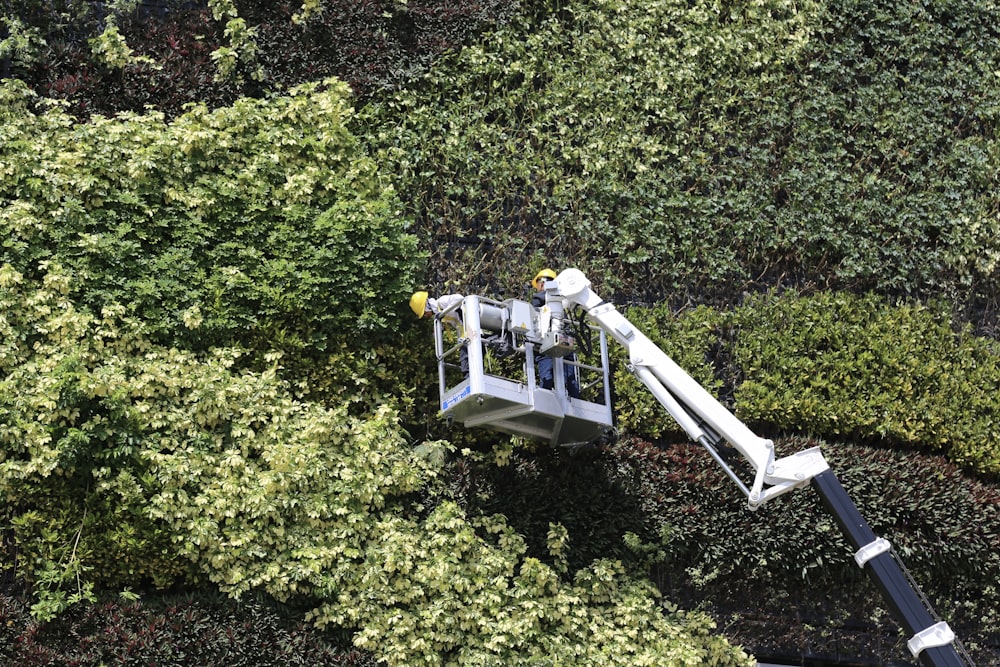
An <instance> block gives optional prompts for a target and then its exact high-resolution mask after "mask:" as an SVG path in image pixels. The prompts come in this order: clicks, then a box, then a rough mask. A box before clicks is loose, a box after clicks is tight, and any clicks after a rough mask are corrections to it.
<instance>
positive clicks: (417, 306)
mask: <svg viewBox="0 0 1000 667" xmlns="http://www.w3.org/2000/svg"><path fill="white" fill-rule="evenodd" d="M410 310H412V311H413V312H414V313H415V314H416V316H417V317H423V316H424V313H426V312H427V292H414V293H413V296H411V297H410Z"/></svg>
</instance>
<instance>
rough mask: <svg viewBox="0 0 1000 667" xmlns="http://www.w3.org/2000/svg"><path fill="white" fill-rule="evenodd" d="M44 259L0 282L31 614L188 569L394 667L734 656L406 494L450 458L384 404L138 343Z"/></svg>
mask: <svg viewBox="0 0 1000 667" xmlns="http://www.w3.org/2000/svg"><path fill="white" fill-rule="evenodd" d="M44 268H45V270H46V271H47V273H46V274H45V275H44V277H43V280H42V281H41V283H32V282H31V281H28V280H26V278H25V277H24V276H23V275H22V274H20V273H18V272H16V271H14V270H13V269H12V268H11V267H10V266H9V265H7V266H5V267H3V269H2V270H0V332H2V333H3V338H2V347H0V363H2V371H3V380H2V382H0V424H2V427H0V498H2V500H3V502H4V503H5V504H6V506H7V508H8V509H7V511H8V513H9V514H10V525H11V526H12V527H13V528H14V531H15V537H16V539H17V541H18V545H19V555H20V557H21V562H19V563H18V567H19V571H22V572H24V573H25V574H26V575H28V576H29V578H30V579H31V580H32V581H33V583H34V584H35V586H36V588H35V591H36V595H37V597H38V603H37V604H36V605H35V613H36V614H37V615H38V616H39V617H42V618H50V617H52V616H53V615H55V614H57V613H59V612H60V611H62V610H64V609H65V608H66V607H68V606H69V605H71V604H73V603H74V602H76V601H78V600H86V599H90V598H91V597H92V596H93V594H94V590H95V586H96V585H101V586H117V587H123V586H134V585H135V584H136V583H137V581H153V582H156V583H159V584H162V585H167V584H171V583H174V582H176V581H177V580H178V579H179V578H188V579H197V580H202V581H210V582H213V583H214V584H216V585H218V586H219V588H221V589H222V590H223V591H225V592H227V593H229V594H231V595H234V596H239V595H242V594H244V593H247V592H249V591H251V590H255V591H264V592H267V593H269V594H270V595H273V596H274V597H276V598H278V599H290V598H295V599H297V600H302V599H312V600H315V601H316V604H317V609H316V611H315V613H314V620H315V621H316V622H318V623H321V624H331V623H332V624H337V625H340V626H343V627H351V628H359V632H358V634H357V636H356V640H355V641H356V643H357V644H358V645H359V646H361V647H364V648H367V649H369V650H371V651H372V652H373V653H374V654H375V655H377V656H379V657H380V658H382V659H383V660H385V661H386V662H387V664H390V665H413V664H427V665H439V664H440V665H443V664H455V665H487V664H497V661H500V662H501V663H504V662H525V661H527V662H529V663H531V662H532V661H533V662H534V664H573V665H591V664H592V665H597V664H613V665H635V664H648V665H719V666H726V667H728V666H733V667H735V666H737V665H747V664H749V661H748V658H747V657H746V656H745V655H744V654H743V653H742V652H741V651H739V650H738V649H734V648H732V647H730V646H729V645H728V644H726V642H725V641H724V640H722V639H721V638H719V637H717V636H714V635H712V634H711V629H712V625H711V623H710V621H709V620H708V619H707V618H706V617H704V616H701V615H697V614H696V615H690V616H688V615H684V614H679V613H674V614H668V615H664V613H663V610H662V609H661V607H660V605H659V603H658V602H657V601H656V598H655V596H654V594H653V591H652V588H651V586H650V585H649V584H648V583H641V582H638V581H636V580H634V579H632V578H631V577H630V576H628V575H626V573H625V572H624V570H623V568H622V566H621V565H620V564H618V563H615V562H611V561H607V562H603V561H602V562H597V563H595V564H594V565H593V566H592V567H591V568H589V569H587V570H585V571H583V572H579V573H577V574H576V576H575V579H574V581H573V582H572V584H568V583H566V582H564V581H562V580H561V579H560V577H559V574H558V573H557V572H556V571H555V570H553V569H551V568H550V567H548V566H546V565H543V564H542V563H541V562H539V561H538V560H537V559H534V558H530V557H527V556H526V554H525V552H526V547H525V543H524V540H523V539H522V538H521V537H520V536H519V535H517V534H516V533H515V532H514V531H513V530H512V529H511V528H509V527H508V526H507V525H506V524H505V522H504V521H503V519H502V518H499V517H495V518H489V519H481V520H477V521H476V522H475V523H473V522H470V521H469V520H468V519H466V517H465V516H464V513H463V512H462V511H461V510H460V509H459V508H458V507H457V506H456V505H454V504H453V503H450V502H442V503H441V504H439V505H438V506H437V507H435V508H434V509H430V508H427V507H423V506H421V505H419V504H416V498H417V496H416V495H415V494H416V492H418V491H421V490H422V489H425V488H427V485H428V484H429V482H431V481H432V480H433V479H434V477H435V475H436V467H435V466H437V465H440V462H441V461H442V460H443V459H444V457H443V456H442V455H441V454H443V453H444V452H445V451H447V449H448V446H447V445H446V444H445V443H432V442H427V443H424V444H423V445H422V446H421V448H419V451H413V450H411V447H410V444H409V442H408V437H407V435H406V434H405V433H404V432H403V431H402V429H401V428H400V427H399V419H398V416H397V415H396V413H395V412H394V411H393V410H391V409H390V408H388V407H381V408H378V409H375V410H373V411H372V412H371V413H369V414H367V415H364V416H361V417H355V416H352V415H351V411H352V410H355V409H356V408H355V407H353V406H351V405H350V403H349V402H344V403H342V404H338V405H337V406H335V407H330V408H327V407H323V406H321V405H319V404H316V403H304V402H300V401H296V400H294V399H293V398H291V396H290V394H289V392H288V388H287V387H286V386H285V384H284V383H282V382H281V381H280V380H279V379H278V378H277V375H276V370H275V368H271V369H269V370H267V371H265V372H261V373H251V372H247V371H244V372H236V371H235V369H234V362H235V361H236V359H237V357H238V354H239V353H238V352H236V351H234V350H231V349H226V348H218V349H216V350H214V351H213V352H212V353H210V354H206V355H200V356H199V355H195V354H193V353H191V352H185V351H180V350H177V349H175V348H169V349H168V348H164V347H159V346H156V345H153V344H151V343H149V342H148V341H147V340H146V339H144V338H143V336H142V325H141V324H140V323H139V322H137V321H135V320H133V319H130V318H127V317H125V315H124V312H123V309H122V308H120V307H119V308H117V309H114V308H109V309H106V310H105V311H104V312H103V313H102V314H101V315H100V316H94V315H90V314H88V313H87V312H85V311H83V310H78V309H77V308H76V307H75V306H74V304H73V303H72V301H71V300H70V298H69V296H70V295H71V294H72V292H73V289H72V287H73V286H72V281H71V279H70V277H69V276H67V275H66V274H65V273H64V272H63V271H62V270H61V269H60V268H59V267H58V266H55V265H48V266H46V267H44ZM272 359H273V360H275V361H276V360H277V355H275V356H274V357H272ZM435 450H440V451H437V452H435ZM422 513H426V518H422V519H421V518H418V517H419V516H420V514H422ZM481 535H484V536H488V537H487V538H484V537H482V536H481ZM550 542H551V544H550V547H551V549H552V550H553V553H555V554H557V555H558V553H559V552H561V551H563V550H564V549H565V548H566V535H565V530H562V531H560V530H559V528H558V526H553V528H552V536H551V540H550Z"/></svg>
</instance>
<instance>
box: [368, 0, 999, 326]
mask: <svg viewBox="0 0 1000 667" xmlns="http://www.w3.org/2000/svg"><path fill="white" fill-rule="evenodd" d="M997 11H998V10H997V8H996V7H995V6H994V5H993V4H991V3H987V2H966V1H965V0H945V1H942V2H935V3H932V4H918V5H914V4H912V3H899V2H889V1H884V2H877V3H874V4H873V3H871V2H856V1H854V0H837V1H835V2H832V3H814V2H805V3H796V4H795V5H792V4H789V3H784V2H777V1H774V2H764V3H735V4H732V3H728V4H724V5H717V4H713V3H702V2H695V3H687V4H683V3H682V4H678V3H675V2H670V1H667V0H663V1H647V2H623V1H616V2H581V3H573V4H572V5H567V6H564V7H562V9H561V11H553V12H552V13H550V14H548V15H546V16H544V17H540V19H539V21H540V22H539V23H538V24H537V25H534V26H532V28H531V30H530V32H527V33H526V32H525V29H524V28H523V27H522V26H521V25H516V26H512V27H508V28H501V29H499V30H498V31H497V32H496V33H494V34H492V35H490V36H488V37H487V38H485V39H484V40H483V41H482V42H481V44H479V45H476V46H473V47H471V48H467V49H465V50H463V51H462V52H461V53H459V54H456V55H455V56H454V57H452V58H448V59H447V60H445V61H442V62H440V63H439V64H438V65H437V66H435V68H434V69H433V71H432V72H431V73H430V74H429V75H428V76H427V77H426V79H425V80H424V81H423V82H422V83H421V85H419V86H415V87H412V88H411V89H409V90H407V91H404V92H401V93H400V94H398V95H396V96H391V97H388V98H385V99H382V100H380V101H378V102H377V103H375V104H372V105H369V107H368V110H367V112H366V113H367V116H366V117H365V121H366V125H365V128H366V129H365V130H363V131H359V134H362V135H364V136H366V137H367V138H368V141H369V142H370V143H371V145H372V146H373V147H374V148H375V149H377V150H378V151H379V155H380V160H382V161H384V162H385V163H386V164H387V165H391V166H387V170H388V171H389V172H391V173H393V174H395V175H396V178H397V183H398V189H399V191H400V193H401V195H402V197H403V199H404V201H406V202H407V205H408V207H409V208H410V210H411V211H412V213H413V215H414V216H415V217H416V219H417V220H418V225H419V232H420V234H421V238H422V243H423V244H424V247H426V248H427V249H428V251H429V252H431V257H432V262H431V265H430V267H429V270H430V280H431V282H432V283H435V284H440V285H445V284H452V285H454V284H457V285H459V286H460V287H461V288H462V289H467V290H469V291H477V292H483V291H487V292H496V293H500V294H508V295H509V294H517V293H519V292H521V291H522V290H523V285H524V281H525V275H526V274H527V273H528V269H529V268H534V267H536V266H538V265H540V264H545V263H547V264H553V265H556V266H557V267H565V266H579V267H580V268H582V269H583V270H584V271H585V272H586V273H588V274H589V275H590V276H591V277H592V278H593V279H594V280H595V282H596V283H597V284H598V286H599V287H600V289H601V291H602V293H604V294H606V295H607V296H612V295H616V296H621V297H624V298H626V299H639V300H643V301H646V302H658V301H663V300H667V299H671V300H675V301H676V300H678V299H679V300H683V299H684V298H685V297H689V296H690V297H692V298H694V299H695V300H696V301H704V300H705V299H706V298H715V299H725V300H727V301H729V302H733V301H735V300H737V299H738V297H739V294H740V292H741V291H742V290H743V289H744V288H745V287H746V286H747V285H752V284H755V283H759V282H765V283H784V284H819V285H824V286H839V287H843V288H850V289H852V290H854V289H857V290H867V289H874V290H877V291H879V292H882V293H894V294H923V295H928V294H946V295H949V296H951V297H954V298H956V299H957V300H958V301H960V302H961V303H965V304H971V305H973V306H977V307H978V306H983V305H984V304H986V305H989V304H992V303H994V300H993V296H992V295H993V294H994V291H993V290H994V288H995V286H996V285H997V275H998V274H997V259H998V257H1000V248H998V246H997V241H996V239H997V238H998V237H1000V235H998V232H1000V228H998V227H997V225H998V222H997V220H998V217H997V211H998V210H1000V204H998V198H997V195H996V188H995V187H994V185H995V183H994V174H995V173H996V172H997V155H998V152H997V144H996V141H997V139H996V134H995V130H994V128H995V126H996V121H997V117H996V113H997V109H998V108H1000V107H998V104H997V102H998V100H1000V85H998V83H997V80H996V77H995V76H994V74H993V72H994V71H996V70H997V69H998V65H1000V63H998V61H997V57H998V54H997V51H996V49H995V48H993V46H992V45H993V44H995V43H996V41H997V38H998V33H997V30H998V28H997V26H998V25H1000V16H998V15H997Z"/></svg>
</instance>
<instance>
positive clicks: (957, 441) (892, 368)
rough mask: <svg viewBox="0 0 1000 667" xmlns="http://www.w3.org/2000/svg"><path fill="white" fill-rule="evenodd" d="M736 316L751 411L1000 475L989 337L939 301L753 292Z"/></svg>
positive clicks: (994, 364) (995, 360)
mask: <svg viewBox="0 0 1000 667" xmlns="http://www.w3.org/2000/svg"><path fill="white" fill-rule="evenodd" d="M735 316H736V318H737V321H738V322H739V326H740V335H739V337H738V338H737V342H736V345H735V347H734V349H733V353H734V356H735V361H736V363H737V364H739V366H740V368H741V369H742V371H743V374H744V381H743V383H742V384H741V385H740V387H739V390H738V394H737V397H738V400H739V404H740V406H741V409H742V411H743V413H744V414H745V415H747V416H748V417H751V418H754V419H761V420H764V421H767V422H770V423H773V424H776V425H778V426H781V427H788V426H792V425H794V426H796V427H799V428H802V427H805V428H807V429H809V430H810V431H812V432H815V433H822V434H824V435H828V436H837V437H844V436H851V437H861V438H879V439H884V440H887V441H889V442H894V443H901V444H906V445H911V446H916V447H920V448H923V449H926V450H929V451H941V452H944V453H946V454H947V455H948V457H949V458H951V459H952V460H953V461H955V462H956V463H959V464H961V465H962V466H963V467H966V468H969V469H974V470H978V471H981V472H991V473H996V472H997V471H1000V419H998V415H1000V406H998V404H997V397H998V396H1000V357H998V355H997V349H996V343H995V342H994V341H991V340H989V339H984V338H978V337H976V336H973V335H972V333H971V332H970V330H969V328H968V327H957V328H956V327H954V325H953V323H952V321H951V318H950V315H949V312H948V311H947V310H945V309H944V308H934V307H929V306H922V305H916V304H909V303H902V304H898V305H896V306H889V305H887V304H885V302H884V301H882V300H880V299H878V298H877V297H874V296H871V295H866V296H857V295H850V294H844V293H835V292H830V293H823V294H818V295H816V296H813V297H810V298H806V299H801V298H794V297H791V296H786V297H784V298H776V297H774V296H773V295H770V296H767V297H759V298H755V299H753V300H751V301H749V302H748V303H747V304H745V306H744V307H742V308H741V309H739V310H738V311H737V312H736V313H735Z"/></svg>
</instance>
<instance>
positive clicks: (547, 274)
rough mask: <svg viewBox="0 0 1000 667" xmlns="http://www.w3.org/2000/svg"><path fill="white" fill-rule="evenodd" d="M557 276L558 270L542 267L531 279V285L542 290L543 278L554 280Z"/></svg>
mask: <svg viewBox="0 0 1000 667" xmlns="http://www.w3.org/2000/svg"><path fill="white" fill-rule="evenodd" d="M555 277H556V272H555V271H553V270H552V269H542V270H541V271H539V272H538V273H537V274H535V277H534V278H532V279H531V286H532V287H534V288H535V289H537V290H540V289H542V278H546V279H547V280H553V279H554V278H555Z"/></svg>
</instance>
